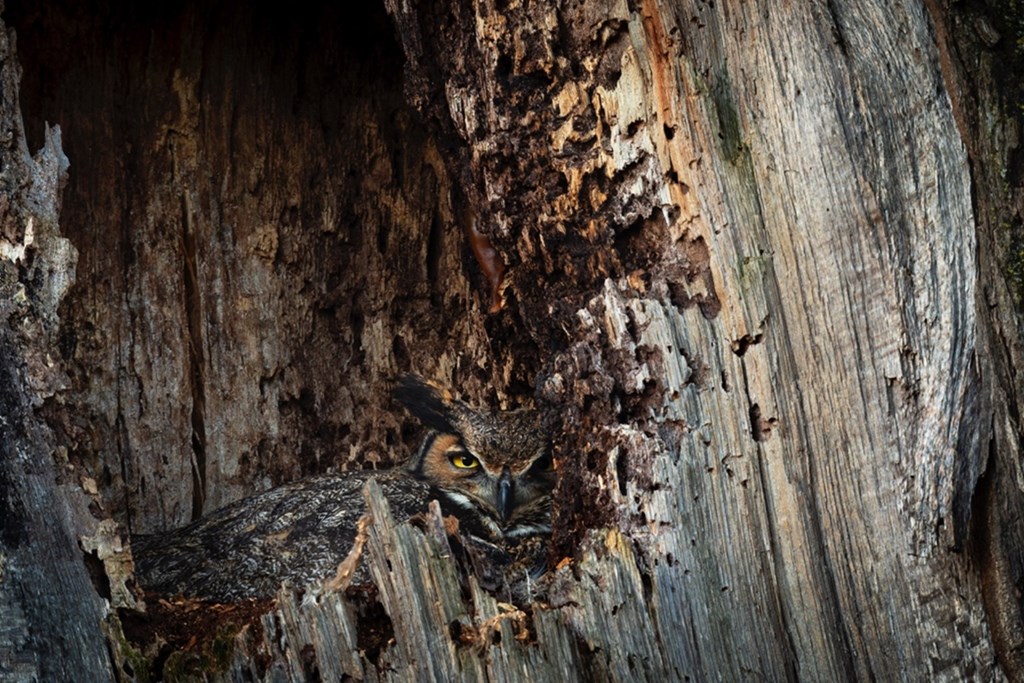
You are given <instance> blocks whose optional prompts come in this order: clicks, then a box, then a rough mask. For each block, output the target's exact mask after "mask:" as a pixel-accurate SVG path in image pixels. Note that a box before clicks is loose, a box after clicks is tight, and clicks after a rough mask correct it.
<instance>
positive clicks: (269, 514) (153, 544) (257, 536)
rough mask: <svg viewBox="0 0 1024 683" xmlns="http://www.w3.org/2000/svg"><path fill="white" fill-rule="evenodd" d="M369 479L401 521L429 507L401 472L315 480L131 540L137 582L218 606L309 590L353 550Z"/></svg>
mask: <svg viewBox="0 0 1024 683" xmlns="http://www.w3.org/2000/svg"><path fill="white" fill-rule="evenodd" d="M370 477H376V478H377V479H378V482H379V483H380V486H381V490H382V491H383V492H384V495H385V497H386V498H387V499H388V501H389V502H390V503H391V506H392V509H393V511H394V513H395V516H396V517H399V518H405V517H408V516H410V515H412V514H414V513H416V512H419V511H421V510H423V509H425V508H426V502H427V491H428V487H427V486H426V484H423V483H421V482H419V481H416V480H415V479H412V478H411V477H409V476H408V475H407V474H406V473H405V472H404V471H386V472H373V471H364V472H349V473H342V474H332V475H321V476H317V477H312V478H309V479H304V480H301V481H298V482H294V483H291V484H286V485H284V486H280V487H278V488H275V489H271V490H269V491H265V492H263V493H259V494H256V495H254V496H251V497H249V498H246V499H243V500H240V501H238V502H236V503H233V504H231V505H228V506H227V507H224V508H221V509H220V510H217V511H215V512H213V513H211V514H210V515H208V516H206V517H204V518H202V519H200V520H197V521H196V522H193V523H192V524H189V525H188V526H185V527H182V528H181V529H178V530H176V531H173V532H170V533H167V534H160V535H151V536H136V537H134V538H132V553H133V556H134V558H135V566H136V577H137V578H138V579H139V582H140V583H141V584H142V586H143V587H144V588H145V589H146V590H148V591H150V592H152V593H156V594H160V595H178V594H181V595H186V596H189V597H195V598H200V599H205V600H212V601H217V602H233V601H237V600H241V599H247V598H268V597H271V596H273V595H274V593H275V592H276V591H277V589H278V588H279V587H280V585H281V584H282V583H283V582H287V583H289V584H291V585H293V586H296V587H304V586H306V585H309V584H311V583H314V582H317V581H322V580H323V579H325V578H327V577H329V576H331V575H332V574H333V572H334V571H335V570H336V569H337V566H338V563H340V562H341V561H342V560H343V559H344V558H345V556H346V555H347V554H348V551H349V549H350V548H351V546H352V543H353V541H354V539H355V529H356V522H357V521H358V520H359V517H361V516H362V514H363V512H364V511H365V505H364V503H363V498H362V489H363V486H364V485H365V484H366V482H367V481H368V480H369V479H370Z"/></svg>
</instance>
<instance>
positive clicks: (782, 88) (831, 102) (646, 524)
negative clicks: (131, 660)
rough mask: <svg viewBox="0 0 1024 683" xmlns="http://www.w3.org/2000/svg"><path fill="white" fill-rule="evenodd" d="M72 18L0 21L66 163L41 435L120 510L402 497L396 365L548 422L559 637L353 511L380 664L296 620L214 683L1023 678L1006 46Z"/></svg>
mask: <svg viewBox="0 0 1024 683" xmlns="http://www.w3.org/2000/svg"><path fill="white" fill-rule="evenodd" d="M70 5H71V3H68V4H67V5H63V6H62V5H61V4H57V5H56V6H55V7H56V9H54V10H53V12H52V13H51V14H47V15H45V20H44V14H43V13H42V12H41V11H40V10H38V9H33V7H34V5H30V4H28V3H25V4H19V5H18V6H17V7H14V9H13V17H14V18H13V19H9V20H10V21H12V23H14V25H15V26H17V27H18V28H19V31H20V32H21V34H22V36H23V37H24V39H25V41H24V42H25V47H24V49H23V50H22V61H23V62H24V65H25V74H26V75H25V81H24V84H23V89H24V100H25V102H26V104H25V107H26V116H27V117H28V118H29V124H28V132H29V138H30V140H31V139H32V137H33V136H38V137H41V136H42V133H41V131H42V122H43V121H44V120H51V121H57V122H58V123H60V124H61V126H62V128H63V130H64V133H65V144H66V145H67V149H68V152H69V155H70V157H71V159H72V164H73V166H72V173H71V176H70V184H69V186H68V188H67V193H66V204H65V209H64V213H63V214H62V217H61V230H62V232H63V234H65V235H67V236H68V237H69V238H70V240H71V242H72V243H74V244H75V246H76V247H77V248H78V249H79V251H80V253H81V258H80V260H79V266H78V275H77V285H76V287H75V288H74V289H72V290H71V292H70V294H69V296H68V298H67V300H66V303H65V305H64V307H63V308H62V309H61V320H60V322H61V324H62V325H63V328H62V329H63V332H62V338H61V341H60V344H59V349H54V350H53V353H52V354H51V355H52V359H53V361H54V362H55V363H57V364H58V365H60V368H61V369H66V370H67V372H68V375H69V377H70V384H69V387H68V388H67V389H66V390H61V391H59V392H57V394H56V397H55V398H54V399H51V400H50V401H48V402H47V405H46V406H45V408H44V413H45V414H46V416H47V418H48V420H49V422H50V424H51V425H52V426H53V427H54V428H55V430H56V434H55V437H54V439H55V443H57V444H59V445H61V446H63V447H65V448H67V449H68V453H69V462H68V465H67V467H68V471H69V472H71V473H73V474H74V477H75V478H76V480H81V481H84V482H86V484H85V487H86V489H87V490H91V489H92V488H94V487H95V489H96V501H95V503H96V506H94V512H95V513H96V514H97V515H98V516H99V517H113V518H114V519H116V520H117V521H118V522H120V523H121V524H123V525H126V526H128V525H130V526H132V527H133V528H134V530H136V531H146V530H154V529H159V528H163V527H167V526H173V525H176V524H179V523H181V522H183V521H186V520H187V519H189V518H190V517H192V516H195V515H196V514H199V513H201V512H203V511H208V510H210V509H212V507H215V506H216V505H217V504H219V503H222V502H226V501H228V500H231V499H234V498H237V497H238V496H240V495H241V494H242V493H243V492H246V491H251V490H254V489H258V488H262V487H265V486H268V485H270V484H272V483H276V482H279V481H282V480H285V479H290V478H293V477H295V476H298V475H300V474H305V473H309V472H314V471H322V470H324V469H326V468H328V467H343V466H351V465H356V464H360V465H367V464H378V463H380V464H386V463H390V462H393V461H394V460H395V458H396V457H398V455H399V454H400V453H401V452H402V448H403V446H406V445H407V444H408V443H410V442H411V440H412V436H411V434H410V433H409V432H408V430H407V429H406V425H404V424H403V423H402V422H401V419H400V418H398V417H395V416H393V415H392V414H391V411H390V408H389V407H388V404H387V402H386V398H385V391H384V389H385V387H386V385H387V379H388V378H389V377H390V376H392V375H393V374H394V373H396V372H398V371H402V370H408V369H415V370H418V371H420V372H423V373H425V374H427V375H428V376H431V377H433V378H436V379H440V380H442V381H445V382H448V383H449V384H450V385H451V386H454V387H456V388H457V389H458V390H459V392H460V393H461V394H462V395H463V396H464V397H465V398H467V399H469V400H471V401H476V402H480V403H486V402H488V401H490V402H496V403H502V404H506V403H510V402H514V401H517V400H529V395H530V394H532V395H533V397H534V398H535V399H536V401H537V403H538V404H539V407H541V408H542V409H544V410H546V411H548V412H549V413H550V414H551V415H552V416H553V423H554V425H555V427H554V434H555V449H556V458H557V462H558V467H559V476H560V484H559V488H558V490H557V492H556V498H557V503H556V520H557V525H556V526H557V529H556V534H555V538H554V548H555V552H554V553H553V557H552V564H555V563H558V564H559V568H558V569H557V570H553V571H552V573H551V575H550V577H549V579H548V581H549V584H548V585H547V586H546V594H545V595H544V596H543V600H542V601H541V602H538V603H535V604H533V605H532V606H523V607H526V611H524V612H523V613H522V614H519V610H518V609H517V608H516V607H503V606H501V605H499V604H498V603H497V602H496V601H495V599H494V598H493V597H492V596H489V595H487V594H486V593H485V592H482V591H480V590H479V589H476V588H471V589H470V590H469V591H468V594H463V593H462V592H461V591H460V590H459V588H458V583H457V581H456V580H455V578H454V576H453V575H452V572H453V570H452V568H451V566H450V563H448V561H447V560H446V559H445V554H446V548H445V545H444V543H445V541H444V540H443V538H444V535H443V534H442V533H440V532H437V530H436V529H435V530H434V533H428V534H426V535H424V534H423V533H421V532H420V531H418V530H416V529H414V528H412V527H410V526H408V525H404V524H396V523H395V522H394V520H392V519H391V518H390V517H389V515H388V514H387V513H386V511H385V510H384V509H383V506H382V504H381V501H379V500H378V499H377V497H376V496H375V493H374V491H373V489H372V487H371V489H370V491H368V498H369V506H370V509H371V512H372V513H373V515H374V517H375V520H374V522H373V523H372V524H371V525H370V527H369V540H368V544H367V549H366V552H367V559H368V561H369V562H370V563H371V572H372V573H373V575H374V577H375V583H376V585H377V590H378V591H379V598H378V599H379V603H380V605H381V606H382V608H383V611H384V612H385V614H386V616H381V620H382V622H383V621H386V622H388V623H389V624H390V627H391V628H392V629H393V633H392V634H391V635H390V636H385V637H383V638H382V639H381V641H380V642H377V643H376V644H375V645H374V648H377V649H375V651H374V654H373V656H372V657H370V656H369V655H367V654H366V650H365V647H364V646H363V645H361V644H360V643H361V641H360V633H359V630H360V628H364V629H365V628H367V622H366V620H365V615H364V616H363V617H362V618H361V617H360V615H358V614H357V613H356V608H355V607H354V606H353V605H352V604H351V603H350V602H348V601H346V600H345V599H344V598H342V597H341V596H339V595H337V594H334V593H330V592H325V593H323V594H320V595H317V596H307V598H308V599H307V600H305V601H298V600H297V599H296V598H295V597H294V596H292V595H290V594H289V593H287V592H284V593H282V594H281V595H280V596H279V598H278V603H277V605H276V606H275V607H274V608H273V609H272V610H271V611H270V612H268V613H267V614H266V615H265V616H264V617H263V618H262V619H261V620H260V621H259V622H256V623H253V624H252V625H250V626H249V627H247V628H244V629H242V631H241V632H240V633H239V634H238V635H237V636H234V638H235V640H234V643H235V651H234V654H233V659H232V660H231V661H230V662H228V663H225V662H220V663H219V664H220V665H221V668H220V669H219V672H218V673H214V672H210V673H209V674H208V675H209V676H210V677H211V678H216V677H218V676H222V677H225V678H228V677H231V676H233V675H237V676H242V675H244V674H245V673H247V674H248V675H251V676H253V677H256V678H265V679H294V680H301V679H303V678H305V677H308V676H312V675H313V672H317V673H318V675H320V676H322V677H324V678H337V677H340V676H351V677H353V678H357V679H364V680H385V679H386V680H409V679H410V678H417V677H427V678H432V679H433V680H452V679H457V678H463V679H467V680H474V679H486V680H509V681H512V680H522V678H523V676H524V675H527V673H526V672H528V676H529V678H530V679H531V680H552V681H553V680H559V681H565V680H573V679H581V680H630V681H632V680H686V679H690V680H708V679H716V678H721V679H726V680H745V679H750V678H764V679H768V680H797V679H803V680H845V679H850V678H853V679H860V680H873V679H878V680H893V679H910V680H964V679H982V680H990V679H996V680H998V679H1000V678H1002V677H1004V676H1005V677H1007V678H1010V679H1016V678H1020V677H1021V676H1022V675H1024V662H1022V661H1021V659H1020V652H1022V651H1024V648H1022V647H1021V643H1022V642H1024V637H1022V635H1021V634H1022V633H1024V630H1022V628H1021V619H1020V604H1019V597H1017V596H1016V594H1015V591H1014V588H1013V587H1014V586H1015V585H1019V583H1020V580H1021V576H1020V572H1021V569H1020V567H1022V566H1024V561H1022V558H1021V550H1020V549H1021V547H1024V543H1021V542H1020V539H1021V536H1022V533H1021V532H1022V530H1021V528H1020V525H1021V522H1020V521H1019V519H1020V518H1021V516H1020V515H1019V509H1020V504H1021V494H1020V491H1019V490H1017V488H1016V486H1015V484H1014V482H1015V481H1018V480H1019V479H1020V474H1019V471H1018V470H1019V467H1020V465H1019V461H1020V457H1019V436H1020V434H1021V428H1020V425H1019V416H1020V414H1021V410H1020V406H1019V405H1018V402H1019V386H1017V385H1016V384H1015V380H1014V377H1016V376H1019V373H1020V370H1021V368H1022V363H1024V360H1022V359H1024V356H1022V354H1021V348H1020V344H1019V331H1020V329H1021V316H1020V310H1019V308H1015V301H1019V298H1020V294H1021V292H1020V289H1019V287H1020V285H1021V282H1024V278H1020V277H1019V273H1018V275H1017V276H1016V277H1017V281H1015V280H1014V277H1015V275H1014V273H1015V272H1017V271H1015V270H1014V268H1017V269H1018V270H1019V272H1024V268H1021V267H1020V264H1019V263H1016V262H1015V261H1013V259H1012V258H1010V257H1012V256H1013V255H1014V250H1015V249H1017V250H1019V244H1020V243H1021V239H1020V235H1021V234H1024V231H1022V230H1021V227H1020V226H1021V224H1022V223H1021V219H1020V216H1021V215H1022V214H1024V208H1022V207H1024V204H1022V202H1021V196H1022V194H1021V186H1022V181H1021V177H1020V176H1021V171H1020V169H1019V168H1017V167H1016V166H1015V165H1014V164H1012V163H1011V157H1010V156H1009V155H1010V152H1011V151H1012V150H1013V149H1014V148H1015V147H1016V145H1017V142H1016V137H1015V136H1019V125H1018V121H1017V120H1015V119H1013V118H1007V117H1006V115H1005V114H1004V113H1003V112H1004V109H1003V108H1004V107H1006V106H1007V105H1013V106H1014V107H1015V106H1016V105H1015V103H1013V102H1012V101H1008V100H1007V99H1001V98H1007V97H1019V96H1020V93H1019V92H1016V91H1010V94H1008V95H1006V94H1004V95H999V94H998V93H1000V92H1001V90H1000V88H1001V85H1000V84H1001V81H1000V80H999V76H998V74H994V73H993V65H994V64H997V63H999V61H998V60H999V58H1004V59H1010V58H1011V57H1013V54H1010V53H1009V52H1007V50H1011V48H1009V47H1007V43H1008V42H1012V41H1009V38H1008V37H1007V36H1008V35H1011V34H1008V33H1007V30H1008V29H1007V25H1006V17H1005V16H1003V15H996V14H994V13H993V15H992V16H988V15H986V14H984V12H983V11H982V10H981V9H972V10H967V9H964V8H961V7H957V6H954V4H953V3H948V4H947V3H945V2H942V1H941V0H929V1H928V2H921V1H918V0H901V1H897V2H895V3H894V2H882V1H881V0H868V1H866V2H865V1H861V2H854V1H853V0H831V1H830V2H827V3H775V2H769V1H768V0H759V1H758V2H734V1H729V2H718V3H714V4H711V3H704V2H699V1H698V0H682V1H681V2H676V3H668V2H663V1H661V0H635V1H632V2H627V1H626V0H621V1H615V0H608V1H606V2H599V1H593V2H583V3H575V4H565V5H559V4H552V3H544V2H524V1H520V0H513V1H511V2H497V1H496V0H491V1H488V0H454V1H453V2H444V3H406V2H401V3H400V2H396V1H395V0H384V2H383V5H384V8H380V7H377V6H374V8H373V9H364V10H360V12H361V14H359V15H358V17H357V18H358V19H359V20H360V23H359V26H360V30H359V31H355V32H352V31H349V32H346V31H345V30H344V29H340V28H337V27H338V26H340V25H341V22H342V21H343V20H344V18H345V16H346V15H344V11H334V10H327V9H311V8H305V9H303V10H301V11H300V10H296V11H295V13H294V14H292V13H289V12H287V11H280V10H278V11H275V12H272V13H270V14H264V13H261V12H260V11H257V10H255V9H253V8H248V7H243V6H242V4H241V3H233V2H229V3H224V4H222V5H220V6H218V9H216V10H201V9H199V7H198V3H195V4H193V3H183V4H182V5H181V6H180V7H178V8H177V9H173V10H172V9H164V10H138V9H132V10H129V9H128V3H118V2H111V3H109V4H104V5H103V8H102V9H103V11H101V12H99V13H98V14H96V15H94V16H91V17H81V16H79V15H78V14H76V10H74V9H73V8H71V6H70ZM311 7H312V6H311ZM384 9H386V11H387V15H385V14H384ZM83 20H85V21H87V22H89V23H88V26H89V30H87V31H85V34H87V35H92V36H95V38H94V39H92V42H90V39H88V38H86V39H85V40H84V41H77V42H73V43H72V42H71V41H69V40H67V37H68V36H69V35H72V34H71V33H69V32H70V31H72V30H73V28H74V27H75V26H79V25H80V22H81V21H83ZM168 26H170V27H173V30H171V31H157V30H155V29H154V27H162V28H166V27H168ZM110 27H112V28H114V29H117V30H115V31H113V33H111V31H109V30H107V29H108V28H110ZM314 28H315V29H317V30H315V31H314V30H313V29H314ZM75 30H78V29H75ZM364 31H365V35H364V36H363V37H362V39H360V37H359V36H357V35H356V34H357V33H363V32H364ZM392 31H393V33H394V36H395V37H394V38H393V39H392V38H391V35H392ZM108 35H114V36H116V37H115V38H114V39H112V40H111V39H108V38H106V37H105V36H108ZM100 36H104V37H103V38H102V39H101V38H99V37H100ZM367 36H369V37H370V38H367ZM372 37H376V38H380V40H375V39H372ZM62 40H63V42H64V43H66V44H68V45H70V44H74V45H75V51H74V53H72V52H70V51H67V48H63V49H62V48H59V47H58V46H59V44H61V42H62ZM1002 41H1007V43H1004V42H1002ZM267 45H273V46H275V50H276V51H269V52H268V51H267V50H266V46H267ZM339 46H340V47H339ZM1011 51H1012V50H1011ZM266 54H272V55H274V56H273V57H263V56H261V55H266ZM143 56H144V57H143ZM403 60H404V61H403ZM55 74H59V77H58V78H54V75H55ZM978 74H980V75H978ZM247 79H251V81H250V80H247ZM251 83H254V84H255V85H251ZM168 84H169V85H170V86H171V87H170V90H168V87H167V86H168ZM12 87H14V85H13V84H9V83H6V82H5V88H8V89H9V88H12ZM9 101H11V99H10V98H7V99H5V102H9ZM114 105H116V106H114ZM9 113H10V112H8V114H9ZM1015 116H1017V114H1015ZM990 121H998V123H997V124H992V126H988V124H986V125H984V126H983V125H981V124H982V122H990ZM12 149H13V148H5V150H6V151H5V152H4V153H5V155H8V156H12V155H14V152H12V151H11V150H12ZM74 169H80V170H79V171H77V173H76V172H75V171H74ZM972 174H973V175H972ZM972 183H973V185H972ZM972 188H973V197H974V199H972ZM461 204H465V205H466V206H461ZM467 209H468V210H469V211H468V213H467ZM463 215H472V216H473V221H474V223H473V230H474V234H473V235H472V238H473V240H475V241H476V242H475V244H476V245H479V244H483V243H484V242H486V243H487V245H488V248H490V249H492V250H493V253H489V254H488V255H487V256H486V257H485V258H482V257H480V255H479V250H477V252H476V256H475V257H474V249H473V245H470V244H469V240H468V235H467V232H466V228H465V227H464V226H463V225H462V223H463V222H464V221H462V220H460V216H463ZM11 226H13V227H11ZM23 226H24V223H19V224H17V225H14V224H10V225H9V224H8V223H4V224H3V225H2V226H0V230H2V231H3V232H2V233H0V234H3V235H4V238H5V239H7V240H8V241H10V243H11V244H12V245H16V244H23V243H24V242H25V240H24V239H23V236H24V227H23ZM1007 226H1009V227H1007ZM12 231H13V232H12ZM1015 245H1016V246H1015ZM1016 258H1017V259H1018V260H1019V254H1018V255H1017V256H1016ZM498 266H501V268H499V267H498ZM3 267H4V269H5V270H4V271H3V272H4V273H6V274H7V275H5V277H8V276H9V277H14V278H18V277H24V276H23V275H16V274H15V275H10V274H11V273H16V271H15V270H12V268H13V266H11V265H10V264H8V263H6V262H5V263H4V264H3ZM60 267H61V268H63V269H64V270H65V271H67V272H69V273H70V272H73V270H74V264H73V263H71V262H63V263H62V264H61V266H60ZM502 268H503V269H504V270H502ZM495 273H497V275H495ZM1007 275H1009V277H1007ZM496 282H497V284H496ZM496 296H497V297H500V298H496ZM499 303H500V304H501V305H498V304H499ZM54 305H55V304H54ZM489 311H490V312H489ZM32 315H36V316H39V315H40V314H38V313H33V314H32ZM55 323H56V319H54V321H53V324H55ZM38 339H40V340H46V339H48V338H46V337H38ZM45 343H53V344H55V342H53V341H46V342H45ZM37 346H38V344H37ZM4 362H5V363H6V362H7V361H6V360H5V361H4ZM44 366H45V364H38V367H35V366H32V367H30V372H29V375H30V376H36V375H33V373H38V372H42V368H43V367H44ZM534 378H535V379H534ZM55 391H56V388H50V389H48V390H46V391H40V390H38V389H34V388H31V387H29V388H26V389H24V390H22V393H25V394H26V395H32V396H43V397H46V396H49V395H50V394H52V393H53V392H55ZM31 392H35V393H34V394H33V393H31ZM5 456H6V454H5ZM435 523H436V520H435ZM90 547H91V546H90ZM72 550H73V548H72ZM563 555H564V556H567V557H570V558H572V559H571V562H568V563H564V562H559V560H561V558H562V556H563ZM4 595H6V594H3V593H0V598H2V597H3V596H4ZM5 604H6V603H3V604H0V615H2V614H6V613H7V612H8V611H9V610H6V608H5V607H4V605H5ZM15 616H16V617H18V613H15ZM18 618H21V619H23V620H24V619H25V618H28V619H32V618H33V616H32V615H28V616H27V617H24V616H21V617H18ZM76 618H77V619H79V620H81V619H87V618H88V617H87V616H83V615H79V616H78V617H76ZM111 628H112V632H116V627H111ZM523 629H525V635H524V631H523ZM363 635H364V636H365V634H363ZM520 636H522V637H520ZM391 638H393V641H392V640H391ZM2 644H3V643H2V641H0V645H2ZM364 645H365V641H364ZM360 650H363V653H362V654H360V652H359V651H360ZM115 651H116V652H118V653H119V656H120V655H122V654H123V655H124V656H125V657H127V656H128V654H127V653H128V652H129V651H128V650H127V649H117V648H115ZM116 664H117V666H118V667H119V668H120V671H121V672H122V674H123V673H125V668H124V665H125V662H124V661H117V662H116ZM224 667H226V668H224Z"/></svg>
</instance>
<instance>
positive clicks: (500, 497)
mask: <svg viewBox="0 0 1024 683" xmlns="http://www.w3.org/2000/svg"><path fill="white" fill-rule="evenodd" d="M497 486H498V488H497V491H496V495H495V500H496V502H497V503H498V514H499V515H501V519H502V520H506V519H508V518H509V516H510V515H511V514H512V503H513V502H514V501H515V496H514V495H512V473H511V472H509V470H508V468H507V467H506V468H505V469H504V470H503V471H502V473H501V477H499V478H498V485H497Z"/></svg>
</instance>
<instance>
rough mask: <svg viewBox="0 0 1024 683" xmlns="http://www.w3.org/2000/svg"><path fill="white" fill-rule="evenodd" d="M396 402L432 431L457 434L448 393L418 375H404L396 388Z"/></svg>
mask: <svg viewBox="0 0 1024 683" xmlns="http://www.w3.org/2000/svg"><path fill="white" fill-rule="evenodd" d="M394 396H395V400H397V401H398V402H399V403H401V404H402V405H404V406H405V408H406V410H408V411H409V412H410V413H411V414H412V415H413V416H414V417H416V418H418V419H419V420H420V422H422V423H423V424H425V425H426V426H428V427H430V428H431V429H434V430H437V431H439V432H445V433H448V434H453V433H456V432H457V430H456V429H455V426H454V425H453V424H452V416H451V404H452V399H451V397H450V396H448V395H447V392H445V391H443V390H441V389H440V388H438V387H436V386H434V385H433V384H430V383H428V382H426V381H425V380H424V379H423V378H422V377H417V376H416V375H403V376H402V377H400V378H399V380H398V386H397V387H395V392H394Z"/></svg>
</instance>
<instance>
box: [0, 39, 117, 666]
mask: <svg viewBox="0 0 1024 683" xmlns="http://www.w3.org/2000/svg"><path fill="white" fill-rule="evenodd" d="M19 78H20V71H19V69H18V66H17V60H16V59H15V56H14V43H13V40H11V36H10V34H9V31H8V29H6V28H3V29H2V30H0V102H2V106H0V130H3V131H4V136H3V141H2V148H0V159H2V163H0V197H2V201H0V680H60V679H65V680H70V679H72V678H75V679H79V680H103V679H104V678H109V677H110V676H111V675H112V674H111V667H110V662H109V660H108V657H107V653H106V649H105V645H104V638H103V635H102V632H101V630H100V620H101V618H102V604H101V600H100V598H99V596H97V595H96V594H95V592H94V591H93V589H92V586H91V585H90V583H89V577H88V575H87V573H86V566H85V564H84V562H83V556H82V553H81V551H80V550H79V548H78V545H77V543H76V535H77V534H78V533H80V531H81V529H80V528H79V526H78V524H77V522H76V521H75V517H76V515H74V514H73V513H72V506H71V504H70V503H71V501H72V500H73V501H74V502H78V503H80V502H81V499H83V498H84V496H82V494H81V493H80V492H79V493H78V494H77V495H76V494H75V488H76V487H77V484H76V485H75V487H60V486H58V479H57V472H56V467H55V462H54V456H55V455H58V454H59V453H60V451H59V449H58V447H57V444H56V441H55V439H54V435H53V433H52V431H51V430H50V429H49V428H48V427H47V426H46V424H45V422H44V421H43V420H42V419H41V418H40V417H39V416H38V415H37V414H36V412H35V409H36V408H38V407H39V403H40V402H41V400H42V399H44V398H46V397H48V396H52V395H53V394H54V392H56V391H58V390H59V389H60V388H61V385H62V383H63V377H62V372H61V371H60V369H59V367H55V364H54V362H53V360H52V359H53V356H54V354H55V346H56V344H55V340H56V330H57V323H58V319H57V304H58V303H59V302H60V299H61V297H62V296H63V294H64V291H65V290H66V289H67V287H68V285H69V284H70V283H71V281H72V280H73V279H74V268H75V258H76V254H75V250H74V247H72V246H71V245H70V243H69V242H68V241H67V240H66V239H64V238H62V237H60V234H59V231H58V226H57V219H58V215H59V212H60V194H61V186H62V184H63V182H64V180H65V179H66V173H67V164H68V160H67V157H65V155H64V152H63V150H62V149H61V137H60V129H59V128H54V129H49V128H47V129H46V131H45V144H44V146H43V147H42V149H40V150H39V152H38V153H37V154H36V155H35V157H31V156H30V155H29V152H28V149H27V147H26V146H25V137H24V133H23V132H22V125H21V112H20V111H19V109H18V81H19ZM62 474H64V473H62Z"/></svg>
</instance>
